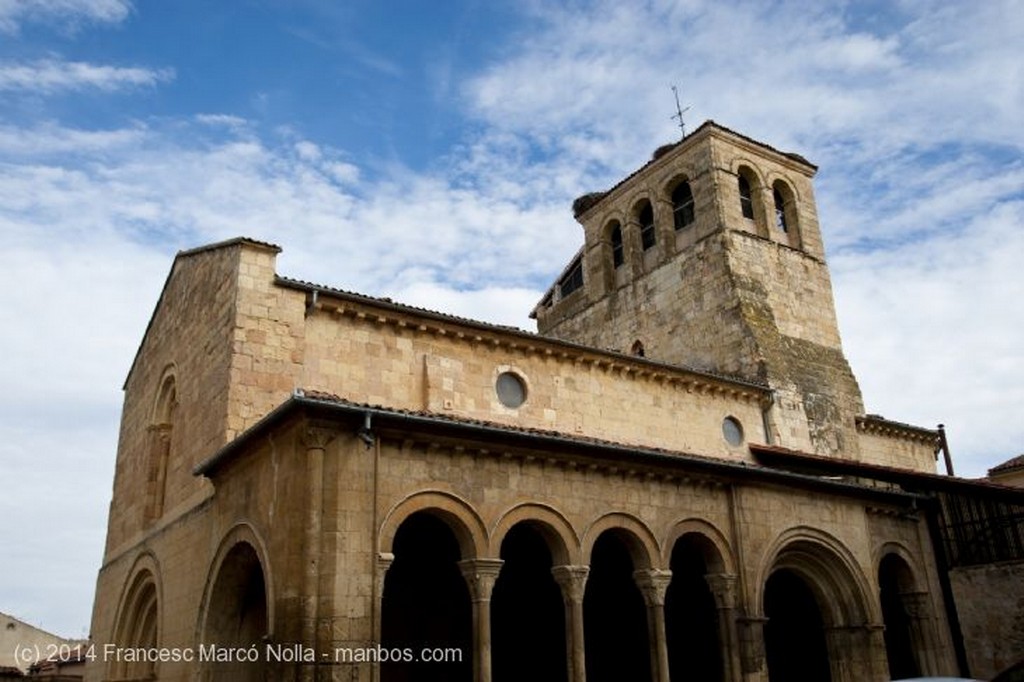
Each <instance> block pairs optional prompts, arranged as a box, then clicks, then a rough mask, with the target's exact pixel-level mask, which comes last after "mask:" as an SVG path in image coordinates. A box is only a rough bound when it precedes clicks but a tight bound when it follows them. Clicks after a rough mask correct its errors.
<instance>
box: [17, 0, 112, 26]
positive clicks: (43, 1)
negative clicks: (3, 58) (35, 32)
mask: <svg viewBox="0 0 1024 682" xmlns="http://www.w3.org/2000/svg"><path fill="white" fill-rule="evenodd" d="M131 9H132V4H131V2H130V1H129V0H0V32H3V33H13V32H16V31H17V30H18V29H19V28H20V26H21V24H22V23H24V22H29V21H39V22H47V23H54V24H56V25H58V26H60V27H62V28H67V29H75V28H78V26H79V25H80V24H82V23H117V22H120V21H123V20H124V19H125V18H126V17H127V16H128V14H129V13H130V12H131Z"/></svg>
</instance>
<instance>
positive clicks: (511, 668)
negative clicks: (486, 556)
mask: <svg viewBox="0 0 1024 682" xmlns="http://www.w3.org/2000/svg"><path fill="white" fill-rule="evenodd" d="M501 558H502V559H503V560H504V561H505V563H504V564H503V565H502V567H501V573H500V574H499V575H498V580H497V582H496V583H495V585H494V592H493V593H492V596H491V624H492V626H491V642H492V645H491V667H492V679H493V680H494V682H523V681H524V680H530V681H532V682H565V680H566V675H567V673H568V668H567V663H566V659H565V655H566V639H565V607H564V603H563V601H562V591H561V589H560V588H559V587H558V584H557V583H556V582H555V579H554V578H553V577H552V575H551V565H552V560H551V551H550V550H549V549H548V545H547V543H546V542H545V540H544V537H543V536H542V535H541V533H540V532H539V531H537V530H536V529H535V528H533V527H531V526H530V525H529V524H527V523H519V524H517V525H515V526H514V527H513V528H512V529H511V530H510V531H509V532H508V535H506V536H505V539H504V541H503V542H502V543H501Z"/></svg>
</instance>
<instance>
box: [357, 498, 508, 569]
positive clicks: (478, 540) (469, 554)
mask: <svg viewBox="0 0 1024 682" xmlns="http://www.w3.org/2000/svg"><path fill="white" fill-rule="evenodd" d="M417 512H426V513H428V514H433V515H435V516H437V517H438V518H439V519H441V520H442V521H444V523H445V524H446V525H447V526H448V527H449V528H450V529H451V530H452V532H453V533H454V534H455V538H456V540H457V541H458V543H459V551H460V553H461V555H462V558H463V559H475V558H482V557H483V556H484V552H485V551H486V550H487V548H488V546H489V543H488V539H487V527H486V526H485V525H484V522H483V520H482V519H481V518H480V515H479V514H478V513H477V512H476V510H475V509H474V508H473V506H472V505H471V504H470V503H469V502H467V501H466V500H464V499H462V498H461V497H459V496H458V495H455V494H454V493H450V492H448V491H445V490H421V491H418V492H415V493H413V494H411V495H409V496H408V497H406V498H404V499H402V500H400V501H399V502H398V503H396V504H395V505H394V506H393V507H391V509H389V510H388V512H387V513H386V514H385V515H384V519H383V521H381V525H380V532H379V534H378V540H377V542H378V546H377V550H378V551H379V552H392V551H393V547H394V542H395V534H396V533H397V532H398V529H399V527H400V526H401V525H402V523H403V522H404V521H405V520H406V519H407V518H409V517H410V516H412V515H413V514H415V513H417Z"/></svg>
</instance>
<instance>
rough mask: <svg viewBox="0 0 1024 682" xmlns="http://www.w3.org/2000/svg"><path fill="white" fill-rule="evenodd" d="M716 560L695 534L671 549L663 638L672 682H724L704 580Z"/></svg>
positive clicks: (712, 600) (714, 552)
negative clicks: (666, 641) (680, 681)
mask: <svg viewBox="0 0 1024 682" xmlns="http://www.w3.org/2000/svg"><path fill="white" fill-rule="evenodd" d="M716 559H718V553H717V550H716V549H715V547H714V545H713V544H712V543H711V542H710V541H709V540H708V539H707V538H705V537H704V536H702V535H699V534H697V533H688V534H686V535H684V536H682V537H681V538H679V539H678V540H676V543H675V545H674V546H673V548H672V559H671V564H670V565H671V568H672V582H671V583H670V584H669V587H668V591H667V592H666V594H665V637H666V639H667V640H668V655H669V670H670V672H671V675H672V679H673V680H688V681H691V682H722V680H723V679H724V667H723V662H722V645H721V642H720V640H719V632H720V628H719V623H718V608H717V607H716V605H715V598H714V596H713V595H712V593H711V588H710V587H709V586H708V581H707V577H706V576H707V574H708V572H709V570H708V569H709V564H710V563H712V562H714V561H715V560H716ZM719 561H720V559H719Z"/></svg>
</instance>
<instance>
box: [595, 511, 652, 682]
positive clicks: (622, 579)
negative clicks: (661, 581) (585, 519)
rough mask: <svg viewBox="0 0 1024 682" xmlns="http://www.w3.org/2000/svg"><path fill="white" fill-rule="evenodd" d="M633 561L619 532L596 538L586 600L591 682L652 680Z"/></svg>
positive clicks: (645, 620)
mask: <svg viewBox="0 0 1024 682" xmlns="http://www.w3.org/2000/svg"><path fill="white" fill-rule="evenodd" d="M633 570H634V565H633V559H632V557H631V556H630V553H629V548H628V547H627V545H626V542H625V540H624V539H623V538H622V537H620V535H619V534H617V533H616V532H615V531H605V532H604V533H602V534H601V536H600V537H598V538H597V542H595V543H594V549H593V550H592V551H591V554H590V575H589V576H588V577H587V589H586V592H585V594H584V598H583V623H584V625H583V632H584V639H585V642H586V649H587V650H586V661H587V681H588V682H622V680H630V682H643V681H645V680H650V679H651V654H650V644H649V642H648V636H647V607H646V606H645V605H644V600H643V596H642V595H641V594H640V590H639V588H637V586H636V582H635V581H634V579H633Z"/></svg>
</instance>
